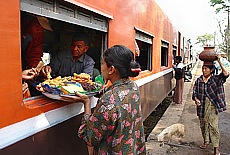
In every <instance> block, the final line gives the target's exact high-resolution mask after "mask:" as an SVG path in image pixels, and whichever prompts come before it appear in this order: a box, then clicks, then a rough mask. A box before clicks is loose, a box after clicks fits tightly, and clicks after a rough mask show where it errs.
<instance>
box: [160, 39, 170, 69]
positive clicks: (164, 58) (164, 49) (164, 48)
mask: <svg viewBox="0 0 230 155" xmlns="http://www.w3.org/2000/svg"><path fill="white" fill-rule="evenodd" d="M168 48H169V43H167V42H165V41H161V66H165V67H168Z"/></svg>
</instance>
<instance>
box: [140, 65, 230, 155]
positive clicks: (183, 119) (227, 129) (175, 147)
mask: <svg viewBox="0 0 230 155" xmlns="http://www.w3.org/2000/svg"><path fill="white" fill-rule="evenodd" d="M200 69H201V68H199V67H198V70H200ZM196 74H197V75H196V76H198V75H201V74H200V73H196ZM195 79H196V78H195ZM192 85H193V83H192V82H191V86H192ZM191 95H192V87H191V89H190V90H189V91H188V94H187V97H186V101H185V105H184V108H183V111H182V114H181V116H180V118H179V123H182V124H184V125H185V129H186V133H185V137H183V138H182V139H179V140H178V139H176V138H175V139H174V140H172V141H171V142H170V143H168V144H165V147H164V148H162V147H159V143H158V142H157V141H154V140H153V142H152V143H151V142H150V145H151V147H152V150H153V151H151V152H152V153H151V155H213V148H212V145H211V144H210V145H209V146H208V148H207V149H205V150H203V149H200V148H199V146H200V145H201V144H202V142H203V139H202V135H201V131H200V127H199V120H198V118H197V116H196V106H195V104H194V102H193V101H192V99H191ZM225 95H226V102H227V110H226V111H224V112H222V113H220V114H219V129H220V136H221V139H220V148H219V150H220V153H221V155H230V77H229V78H228V79H227V82H226V83H225ZM170 101H171V100H165V101H164V102H166V103H168V105H169V104H172V103H171V102H170ZM162 105H163V104H162ZM162 105H159V107H158V108H157V109H156V111H154V112H153V113H152V114H151V115H150V116H149V117H148V118H147V119H146V120H145V122H144V126H145V130H146V131H145V132H146V135H148V133H149V132H151V130H152V129H153V128H154V127H155V126H156V125H157V122H158V121H159V119H160V117H161V116H162V115H163V114H164V111H165V110H163V109H165V108H167V107H168V105H165V106H162ZM170 107H171V105H170ZM171 108H173V106H172V107H171ZM166 118H167V117H166ZM164 119H165V118H164ZM170 119H173V118H170ZM154 150H155V151H154Z"/></svg>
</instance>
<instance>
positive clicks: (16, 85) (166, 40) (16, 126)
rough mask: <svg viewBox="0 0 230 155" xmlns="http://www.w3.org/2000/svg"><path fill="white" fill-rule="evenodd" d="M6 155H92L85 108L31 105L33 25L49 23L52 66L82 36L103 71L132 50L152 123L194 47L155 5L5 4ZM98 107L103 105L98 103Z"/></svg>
mask: <svg viewBox="0 0 230 155" xmlns="http://www.w3.org/2000/svg"><path fill="white" fill-rule="evenodd" d="M0 8H1V13H0V20H1V24H0V36H1V37H0V38H1V39H0V50H1V52H0V64H1V68H0V71H1V76H0V81H1V82H0V88H1V90H0V97H1V101H0V107H1V108H0V114H1V120H0V154H7V155H9V154H25V153H27V152H28V154H33V155H34V154H68V155H69V154H81V155H83V154H87V148H86V145H85V143H84V142H83V141H82V140H81V139H80V138H78V137H77V129H78V127H79V125H80V121H81V117H82V113H83V109H84V108H83V104H82V103H68V102H64V101H60V100H55V99H51V98H49V97H46V96H44V95H42V94H41V95H40V94H39V95H34V96H32V97H30V98H26V99H25V98H23V95H22V78H21V77H22V76H21V74H22V65H21V64H22V61H23V60H22V59H21V41H22V39H21V38H22V29H23V26H24V23H25V19H28V18H33V17H35V16H43V17H46V18H47V19H48V20H49V22H50V24H51V27H52V29H53V31H52V32H49V31H46V32H45V37H44V42H43V52H44V53H48V54H49V55H50V58H51V59H52V57H54V56H55V55H56V54H57V53H58V52H60V51H61V50H65V49H67V48H68V46H69V45H70V43H71V38H72V36H73V34H74V33H75V32H79V31H84V32H86V33H87V34H88V35H89V37H90V41H91V44H90V49H89V50H88V51H87V53H88V54H89V55H90V56H91V57H92V58H93V59H94V61H95V62H96V63H95V68H97V69H98V70H99V71H100V58H101V54H102V52H103V51H104V50H105V49H107V48H108V47H111V46H113V45H115V44H122V45H125V46H127V47H129V48H130V49H131V50H132V51H133V52H134V54H135V59H136V61H138V62H139V63H140V65H141V69H142V71H141V73H140V75H139V76H138V77H135V78H133V80H135V81H136V83H137V84H138V86H139V87H140V91H141V104H142V111H143V117H144V119H145V118H146V117H148V115H149V114H150V113H151V112H152V111H153V110H154V109H155V108H156V106H157V105H158V104H159V103H161V102H162V101H163V99H164V98H165V97H166V96H167V95H168V94H169V93H170V92H171V91H172V90H173V88H174V86H175V80H174V79H173V69H172V63H173V58H174V56H175V55H182V56H183V58H184V63H186V64H189V63H190V62H191V50H192V46H191V43H190V42H189V40H187V39H186V38H185V37H184V36H183V34H182V33H181V32H180V31H178V30H177V29H176V28H175V27H174V26H173V24H172V22H171V21H170V20H169V18H168V17H167V16H166V15H165V14H164V12H163V11H162V10H161V9H160V8H159V6H158V5H157V4H156V3H155V2H154V1H152V0H138V1H137V0H129V1H126V2H124V1H122V0H116V1H107V0H100V1H93V0H20V1H17V0H9V1H1V2H0ZM90 99H91V103H92V104H91V107H92V109H93V108H94V107H95V105H96V102H97V98H96V97H93V96H92V97H91V98H90Z"/></svg>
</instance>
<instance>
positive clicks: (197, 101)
mask: <svg viewBox="0 0 230 155" xmlns="http://www.w3.org/2000/svg"><path fill="white" fill-rule="evenodd" d="M195 104H196V105H197V106H200V105H201V103H200V100H198V99H197V98H196V97H195Z"/></svg>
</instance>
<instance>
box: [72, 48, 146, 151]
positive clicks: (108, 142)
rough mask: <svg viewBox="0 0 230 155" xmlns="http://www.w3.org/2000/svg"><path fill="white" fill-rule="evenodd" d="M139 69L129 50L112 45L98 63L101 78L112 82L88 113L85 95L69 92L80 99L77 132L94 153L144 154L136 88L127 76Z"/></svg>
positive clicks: (88, 103) (142, 131) (73, 97)
mask: <svg viewBox="0 0 230 155" xmlns="http://www.w3.org/2000/svg"><path fill="white" fill-rule="evenodd" d="M140 71H141V69H140V66H139V64H138V63H136V62H135V61H134V55H133V52H132V51H131V50H130V49H128V48H127V47H125V46H122V45H115V46H113V47H111V48H109V49H107V50H106V51H105V52H104V53H103V58H102V64H101V72H102V76H103V78H104V79H105V81H107V80H109V81H111V83H112V85H111V86H110V87H109V88H107V89H106V90H105V92H104V93H103V94H102V95H101V97H100V98H99V99H98V102H97V105H96V107H95V109H94V112H93V113H91V108H90V99H89V97H88V96H86V95H83V94H79V93H77V92H76V96H72V99H74V100H75V101H81V102H83V103H84V110H85V113H84V116H83V118H82V122H81V126H80V128H79V131H78V135H79V137H80V138H82V139H83V140H84V141H85V142H86V143H87V145H88V146H93V147H94V154H133V155H145V154H146V148H145V138H144V128H143V122H142V113H141V104H140V92H139V88H138V86H137V84H136V83H135V82H134V81H132V80H131V79H130V78H129V77H135V76H137V75H138V74H139V72H140ZM89 150H90V149H89Z"/></svg>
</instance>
